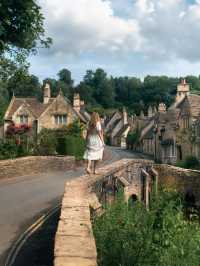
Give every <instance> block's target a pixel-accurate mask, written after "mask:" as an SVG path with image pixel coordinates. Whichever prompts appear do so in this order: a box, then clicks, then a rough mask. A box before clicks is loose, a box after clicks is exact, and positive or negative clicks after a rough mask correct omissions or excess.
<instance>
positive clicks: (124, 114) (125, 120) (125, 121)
mask: <svg viewBox="0 0 200 266" xmlns="http://www.w3.org/2000/svg"><path fill="white" fill-rule="evenodd" d="M123 124H124V126H125V125H127V124H128V114H127V111H126V108H125V107H124V108H123Z"/></svg>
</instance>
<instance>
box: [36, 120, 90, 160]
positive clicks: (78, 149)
mask: <svg viewBox="0 0 200 266" xmlns="http://www.w3.org/2000/svg"><path fill="white" fill-rule="evenodd" d="M83 129H84V125H83V124H82V123H80V121H79V120H76V121H74V122H73V123H72V124H70V125H69V126H67V127H62V128H60V129H56V130H52V129H43V130H42V131H41V132H40V134H39V136H38V145H37V154H41V155H53V154H60V155H71V156H75V157H76V158H77V159H82V157H83V153H84V150H85V140H84V139H83V137H82V133H83Z"/></svg>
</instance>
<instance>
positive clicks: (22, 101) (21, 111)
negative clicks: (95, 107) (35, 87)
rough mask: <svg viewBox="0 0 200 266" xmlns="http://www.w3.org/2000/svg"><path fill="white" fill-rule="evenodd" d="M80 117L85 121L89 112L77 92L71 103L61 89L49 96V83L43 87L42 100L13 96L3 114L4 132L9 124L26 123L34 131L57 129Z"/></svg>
mask: <svg viewBox="0 0 200 266" xmlns="http://www.w3.org/2000/svg"><path fill="white" fill-rule="evenodd" d="M76 119H80V121H81V122H83V123H87V122H88V120H89V119H90V116H89V114H88V113H87V112H86V111H85V109H84V102H83V101H81V99H80V96H79V94H75V95H74V99H73V104H71V103H70V102H69V100H68V99H67V98H66V97H64V95H63V94H62V91H61V90H60V92H59V94H58V95H57V96H56V97H51V88H50V85H49V84H46V85H45V87H44V93H43V102H39V101H38V99H37V98H34V97H33V98H20V97H15V96H13V97H12V99H11V102H10V104H9V106H8V108H7V111H6V113H5V116H4V134H5V132H6V130H7V127H8V126H9V125H10V124H13V123H14V124H15V125H16V126H18V125H22V124H27V125H29V126H30V127H31V128H32V129H33V130H34V131H35V132H36V133H39V132H40V131H41V130H42V129H43V128H47V129H58V128H60V127H62V126H67V125H69V124H71V123H72V122H73V121H74V120H76Z"/></svg>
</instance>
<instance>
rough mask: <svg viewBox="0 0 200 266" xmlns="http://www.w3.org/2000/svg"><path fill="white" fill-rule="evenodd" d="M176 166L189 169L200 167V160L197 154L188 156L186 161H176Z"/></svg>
mask: <svg viewBox="0 0 200 266" xmlns="http://www.w3.org/2000/svg"><path fill="white" fill-rule="evenodd" d="M176 166H178V167H182V168H187V169H197V170H198V169H200V162H199V160H198V159H197V158H196V157H195V156H187V157H186V158H185V160H184V161H180V162H177V163H176Z"/></svg>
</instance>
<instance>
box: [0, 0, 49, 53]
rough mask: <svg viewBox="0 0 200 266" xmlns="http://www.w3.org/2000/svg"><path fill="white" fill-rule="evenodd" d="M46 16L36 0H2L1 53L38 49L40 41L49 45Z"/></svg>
mask: <svg viewBox="0 0 200 266" xmlns="http://www.w3.org/2000/svg"><path fill="white" fill-rule="evenodd" d="M43 23H44V17H43V15H42V13H41V8H40V6H39V5H38V4H37V2H36V1H35V0H18V1H13V0H1V2H0V54H3V53H4V52H9V53H11V55H12V54H13V53H14V54H15V53H16V52H17V50H21V51H24V52H25V51H26V52H27V53H29V52H31V51H33V52H35V51H36V48H37V46H38V44H39V43H40V44H41V45H42V46H44V47H48V46H49V45H50V43H51V39H50V38H46V39H45V37H44V25H43Z"/></svg>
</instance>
